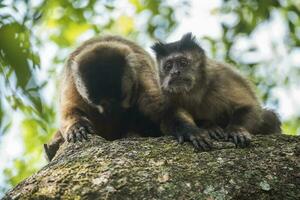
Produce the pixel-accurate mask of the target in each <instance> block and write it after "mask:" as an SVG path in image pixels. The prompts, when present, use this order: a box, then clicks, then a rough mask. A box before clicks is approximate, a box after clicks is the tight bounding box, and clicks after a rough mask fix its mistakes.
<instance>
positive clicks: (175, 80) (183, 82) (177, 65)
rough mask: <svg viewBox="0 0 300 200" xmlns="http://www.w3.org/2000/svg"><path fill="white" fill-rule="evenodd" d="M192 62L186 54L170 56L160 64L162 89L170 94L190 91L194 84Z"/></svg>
mask: <svg viewBox="0 0 300 200" xmlns="http://www.w3.org/2000/svg"><path fill="white" fill-rule="evenodd" d="M192 64H193V60H192V59H191V58H190V56H189V55H188V54H187V53H185V54H184V53H176V54H171V55H170V56H168V57H166V59H163V60H162V61H161V62H160V77H161V81H162V82H161V85H162V89H163V90H165V91H167V92H171V93H181V92H188V91H190V90H191V89H192V88H193V86H194V84H195V76H194V73H195V69H194V68H193V65H192Z"/></svg>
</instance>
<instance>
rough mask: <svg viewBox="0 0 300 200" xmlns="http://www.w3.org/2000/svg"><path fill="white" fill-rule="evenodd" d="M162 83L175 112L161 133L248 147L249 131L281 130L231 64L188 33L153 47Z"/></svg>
mask: <svg viewBox="0 0 300 200" xmlns="http://www.w3.org/2000/svg"><path fill="white" fill-rule="evenodd" d="M152 49H153V50H154V52H155V54H156V58H157V62H158V66H159V73H160V81H161V87H162V90H163V93H164V95H165V96H166V97H167V99H168V101H169V104H170V105H171V106H172V107H173V108H174V109H173V114H170V115H169V116H170V117H169V118H168V119H165V120H164V122H163V123H162V129H163V130H164V132H167V133H173V134H174V135H175V136H176V137H177V138H178V140H179V142H183V141H191V142H192V143H193V144H194V146H195V147H197V148H201V149H204V150H208V149H210V148H211V141H210V138H213V139H222V138H223V139H228V138H230V139H231V140H232V141H233V142H234V143H235V144H236V145H237V146H240V147H244V146H247V145H249V143H250V141H251V134H271V133H281V128H280V125H281V122H280V120H279V118H278V117H277V115H276V114H275V113H274V112H273V111H271V110H267V109H264V108H262V107H261V106H260V103H259V101H258V99H257V97H256V95H255V93H254V91H253V89H252V86H251V85H250V84H249V82H248V81H247V80H246V79H245V78H244V77H243V76H241V75H240V74H239V73H238V72H236V71H235V70H234V69H233V68H232V67H231V66H229V65H227V64H223V63H218V62H216V61H214V60H211V59H209V58H207V57H206V55H205V52H204V51H203V49H202V48H201V47H200V46H199V44H198V43H197V42H196V40H195V37H194V36H192V34H191V33H188V34H185V35H184V36H183V37H182V38H181V40H179V41H176V42H173V43H166V44H164V43H161V42H158V43H156V44H154V45H153V46H152Z"/></svg>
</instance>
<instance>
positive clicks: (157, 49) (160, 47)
mask: <svg viewBox="0 0 300 200" xmlns="http://www.w3.org/2000/svg"><path fill="white" fill-rule="evenodd" d="M151 49H152V50H153V51H154V53H155V54H156V57H160V56H163V55H165V54H166V48H165V44H164V43H162V42H161V41H158V42H156V43H155V44H154V45H152V46H151Z"/></svg>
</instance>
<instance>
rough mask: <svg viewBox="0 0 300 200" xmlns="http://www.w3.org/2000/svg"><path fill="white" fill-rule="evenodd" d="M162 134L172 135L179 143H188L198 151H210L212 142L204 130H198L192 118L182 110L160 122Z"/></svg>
mask: <svg viewBox="0 0 300 200" xmlns="http://www.w3.org/2000/svg"><path fill="white" fill-rule="evenodd" d="M161 130H162V132H163V133H164V134H169V135H173V136H175V137H176V138H177V140H178V142H179V143H183V142H184V141H189V142H191V143H192V144H193V146H194V147H195V148H196V149H198V150H205V151H207V150H210V149H211V148H212V142H211V140H210V136H209V133H208V132H207V131H206V130H205V129H201V128H198V127H197V125H196V124H195V122H194V120H193V118H192V117H191V116H190V115H189V114H188V113H187V112H186V111H184V110H179V111H176V112H173V113H172V114H170V115H168V116H167V117H164V119H163V120H162V122H161Z"/></svg>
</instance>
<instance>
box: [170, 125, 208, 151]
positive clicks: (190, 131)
mask: <svg viewBox="0 0 300 200" xmlns="http://www.w3.org/2000/svg"><path fill="white" fill-rule="evenodd" d="M176 137H177V140H178V142H179V143H180V144H182V143H183V142H184V141H189V142H191V143H192V144H193V146H194V147H195V148H196V149H197V150H204V151H208V150H211V148H212V142H211V140H210V136H209V134H208V132H207V131H205V130H204V129H199V128H196V127H193V128H191V127H186V128H185V129H183V130H182V131H179V132H177V133H176Z"/></svg>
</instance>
